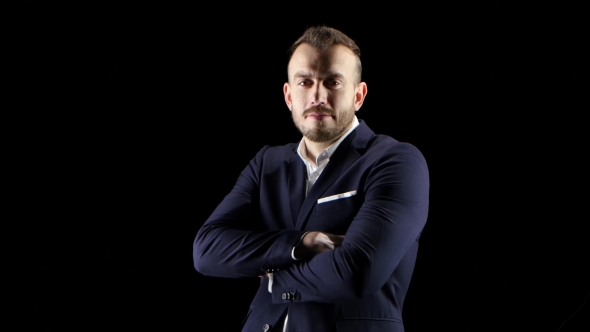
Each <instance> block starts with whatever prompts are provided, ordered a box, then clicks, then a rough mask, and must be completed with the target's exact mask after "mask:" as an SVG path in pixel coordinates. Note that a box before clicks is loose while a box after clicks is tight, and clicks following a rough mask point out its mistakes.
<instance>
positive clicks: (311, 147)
mask: <svg viewBox="0 0 590 332" xmlns="http://www.w3.org/2000/svg"><path fill="white" fill-rule="evenodd" d="M339 138H340V137H336V138H335V139H333V140H330V141H327V142H314V141H311V140H309V139H308V138H307V137H303V141H304V142H305V150H306V154H307V158H309V159H311V161H312V162H313V163H314V164H315V160H316V158H317V157H318V155H319V154H320V153H322V151H324V150H325V149H327V148H329V147H330V145H332V143H334V142H336V141H337V140H338V139H339Z"/></svg>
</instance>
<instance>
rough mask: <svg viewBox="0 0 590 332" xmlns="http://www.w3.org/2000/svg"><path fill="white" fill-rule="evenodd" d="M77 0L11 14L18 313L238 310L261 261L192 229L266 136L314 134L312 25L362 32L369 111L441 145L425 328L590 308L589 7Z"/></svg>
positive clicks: (423, 300) (374, 123) (422, 273)
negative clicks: (300, 66)
mask: <svg viewBox="0 0 590 332" xmlns="http://www.w3.org/2000/svg"><path fill="white" fill-rule="evenodd" d="M81 3H82V2H80V3H79V4H73V3H72V4H65V3H62V4H57V5H56V4H48V3H45V2H43V3H42V2H31V1H22V2H18V5H16V4H17V3H16V2H13V3H11V4H10V5H9V6H8V7H7V8H8V9H7V10H6V12H5V14H6V17H7V19H8V20H7V21H6V22H9V23H10V24H8V25H7V28H6V30H5V31H4V32H5V36H6V38H5V39H4V41H5V42H4V45H5V46H7V47H6V48H5V50H4V52H3V53H4V54H5V55H8V56H9V60H5V61H6V62H5V69H8V70H7V71H5V72H7V75H6V76H5V79H6V82H7V83H8V87H7V89H6V90H5V91H4V92H5V93H6V96H7V97H8V98H7V99H6V100H9V101H11V103H9V104H8V105H9V106H10V108H7V109H8V110H12V111H10V112H7V114H9V115H11V116H16V117H15V118H16V119H15V120H13V121H6V122H5V123H4V126H3V127H5V129H6V131H5V133H9V135H7V138H6V140H5V144H6V147H7V150H8V151H10V152H15V154H14V156H12V155H11V156H9V158H8V160H7V161H8V163H9V164H10V165H14V166H15V167H14V169H13V171H11V172H7V174H6V178H7V179H8V180H9V181H10V182H14V183H16V186H15V187H14V189H12V187H10V188H11V189H10V192H9V195H8V196H9V197H8V199H6V200H5V204H6V206H7V207H8V208H9V209H7V211H13V212H10V213H8V212H7V213H6V215H5V218H6V219H5V223H6V225H7V226H8V227H7V230H9V231H8V232H7V233H6V234H8V235H9V236H8V237H7V239H6V242H5V243H7V244H8V251H7V255H6V256H7V261H6V262H8V263H9V265H8V266H9V268H8V269H7V270H6V273H7V274H8V276H9V277H10V282H7V283H5V292H6V293H5V294H6V295H7V297H5V298H6V299H7V303H8V304H9V307H10V308H11V310H10V311H8V315H7V317H9V318H14V319H15V321H16V322H18V326H21V327H27V326H29V325H34V326H42V327H63V328H70V327H74V328H79V329H85V330H86V329H90V328H92V327H95V326H102V327H112V328H117V327H121V326H125V327H131V328H136V329H140V328H153V327H159V326H162V327H163V326H166V327H167V329H172V330H178V329H186V330H191V331H202V330H205V329H207V326H210V327H212V328H215V329H217V330H221V331H239V330H240V323H241V320H242V318H243V317H244V315H245V313H246V311H247V307H248V304H249V302H250V299H251V297H252V295H253V294H254V291H255V289H256V287H257V283H258V280H257V279H255V278H254V279H252V280H233V279H221V278H210V277H205V276H202V275H200V274H198V273H197V272H196V271H195V270H194V268H193V266H192V251H191V250H192V241H193V239H194V236H195V235H196V232H197V230H198V229H199V227H200V226H201V225H202V223H203V222H204V221H205V219H206V218H207V217H208V215H209V214H210V213H211V212H212V211H213V209H214V208H215V206H216V204H217V203H218V202H219V201H220V200H221V199H222V198H223V196H224V195H225V194H226V193H227V192H228V191H229V190H230V189H231V187H232V186H233V183H234V181H235V180H236V179H237V176H238V174H239V172H240V171H241V170H242V169H243V167H244V166H245V165H246V164H247V162H248V161H249V160H250V158H252V157H253V156H254V154H255V153H256V152H257V151H258V150H259V149H260V148H261V147H262V146H263V145H265V144H271V145H278V144H284V143H288V142H295V141H298V140H299V139H300V135H299V133H298V132H297V131H296V129H295V128H294V126H293V124H292V122H291V118H290V113H289V111H288V109H287V107H286V106H285V104H284V101H283V94H282V85H283V83H284V82H285V81H286V64H287V53H286V50H287V48H288V47H289V46H290V44H291V43H292V42H293V41H294V40H295V39H297V37H299V35H300V34H301V33H302V32H303V30H304V29H305V28H306V27H308V26H311V25H315V24H327V25H330V26H333V27H335V28H338V29H341V30H342V31H343V32H345V33H347V34H348V35H349V36H350V37H352V38H353V39H354V40H355V41H357V43H358V45H359V46H360V48H361V50H362V60H363V67H364V72H363V80H364V81H365V82H367V84H368V91H369V92H368V95H367V99H366V101H365V104H364V105H363V107H362V108H361V110H360V111H359V112H358V114H357V116H358V117H359V119H364V120H365V121H366V122H367V124H368V125H369V126H370V127H371V128H372V129H373V130H374V131H375V132H377V133H382V134H388V135H390V136H392V137H394V138H396V139H398V140H401V141H407V142H410V143H413V144H414V145H416V146H417V147H418V148H419V149H420V150H421V151H422V152H423V153H424V155H425V157H426V159H427V161H428V163H429V167H430V172H431V207H430V215H429V220H428V223H427V225H426V228H425V230H424V233H423V236H422V239H421V248H420V253H419V258H418V262H417V265H416V270H415V274H414V278H413V280H412V284H411V288H410V291H409V293H408V297H407V300H406V306H405V311H404V319H405V324H406V329H407V331H408V332H420V331H434V330H441V329H442V330H452V331H557V330H558V328H559V327H560V325H561V324H562V323H564V322H565V321H566V320H567V318H568V317H569V316H570V315H572V314H573V313H575V312H576V310H578V309H580V308H581V307H582V303H584V300H585V298H586V297H587V294H588V292H589V291H590V283H589V282H588V280H590V273H589V271H588V270H589V269H588V261H590V260H589V259H588V257H589V252H590V251H589V245H588V239H587V238H588V231H587V230H586V229H587V227H588V226H587V224H588V216H587V210H588V209H587V198H588V194H587V188H588V183H587V179H588V176H587V173H588V162H587V161H586V158H587V155H588V148H587V145H586V144H585V143H586V142H585V140H586V139H587V138H586V136H587V135H585V130H587V126H586V123H587V120H586V115H585V113H587V112H588V102H587V98H588V84H587V83H588V71H587V69H588V68H587V61H588V53H587V52H585V51H584V48H583V46H585V45H587V44H588V33H587V31H588V24H587V22H588V16H587V15H588V6H587V5H584V4H582V2H557V1H554V2H550V3H541V2H530V3H527V2H522V1H514V2H510V3H501V2H498V1H479V2H470V3H467V2H466V3H459V2H456V3H454V4H447V3H445V4H442V3H438V2H433V3H425V2H420V3H416V4H405V5H395V4H393V5H391V4H388V5H387V6H372V7H362V6H366V4H365V3H350V4H348V5H345V4H344V3H337V4H336V3H333V4H330V5H318V4H314V3H293V4H290V5H288V4H284V5H283V6H282V8H279V7H278V6H276V5H262V4H243V5H237V6H236V5H234V4H229V3H221V2H212V3H206V4H204V3H201V4H191V5H186V4H180V3H176V4H174V3H171V2H161V3H155V2H141V3H140V2H138V3H133V2H123V1H121V2H113V3H109V2H94V3H93V2H83V4H81ZM336 6H338V7H336ZM588 317H589V315H588V303H587V302H586V304H585V305H584V306H583V307H582V309H581V311H580V312H579V313H578V314H577V315H575V316H573V318H572V319H571V320H569V321H568V322H567V324H566V325H564V326H563V327H562V329H561V330H560V331H581V329H580V327H579V326H582V325H584V324H585V326H586V327H588Z"/></svg>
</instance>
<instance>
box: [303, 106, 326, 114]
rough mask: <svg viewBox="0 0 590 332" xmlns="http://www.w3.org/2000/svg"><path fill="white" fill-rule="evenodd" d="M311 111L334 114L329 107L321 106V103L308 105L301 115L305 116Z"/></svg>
mask: <svg viewBox="0 0 590 332" xmlns="http://www.w3.org/2000/svg"><path fill="white" fill-rule="evenodd" d="M312 113H317V114H322V115H330V116H333V115H334V110H333V109H331V108H329V107H326V106H321V105H319V106H313V107H310V108H308V109H306V110H305V111H304V112H303V116H307V115H309V114H312Z"/></svg>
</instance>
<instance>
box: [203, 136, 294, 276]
mask: <svg viewBox="0 0 590 332" xmlns="http://www.w3.org/2000/svg"><path fill="white" fill-rule="evenodd" d="M267 149H268V146H265V147H263V148H262V149H261V150H260V151H259V152H258V153H257V154H256V156H255V157H254V158H253V159H252V160H251V161H250V163H249V164H248V166H246V167H245V168H244V170H243V171H242V172H241V174H240V175H239V177H238V180H237V181H236V183H235V185H234V187H233V188H232V190H231V191H230V193H229V194H228V195H226V196H225V198H224V199H223V200H222V201H221V203H220V204H219V205H218V206H217V207H216V209H215V210H214V211H213V213H212V214H211V215H210V216H209V218H208V219H207V220H206V221H205V223H204V224H203V226H201V228H200V229H199V231H198V232H197V235H196V237H195V240H194V242H193V261H194V267H195V269H196V270H197V271H198V272H199V273H201V274H204V275H207V276H212V277H225V278H240V277H256V276H258V275H260V274H262V272H263V270H265V269H268V268H276V267H283V266H287V265H289V264H293V263H294V261H293V259H292V258H291V249H292V248H293V246H294V245H295V244H296V243H297V242H298V241H299V238H300V237H301V235H302V234H303V233H304V232H303V231H297V230H272V231H269V230H268V229H267V228H264V227H263V226H262V222H261V220H260V218H259V217H258V215H257V211H258V208H257V206H256V205H255V204H256V200H257V196H258V193H259V183H260V182H259V181H260V169H261V164H262V161H263V156H264V153H265V151H266V150H267Z"/></svg>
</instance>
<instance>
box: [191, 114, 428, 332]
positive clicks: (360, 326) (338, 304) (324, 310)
mask: <svg viewBox="0 0 590 332" xmlns="http://www.w3.org/2000/svg"><path fill="white" fill-rule="evenodd" d="M297 147H298V143H291V144H287V145H284V146H275V147H270V146H265V147H263V148H262V149H261V150H260V151H259V152H258V153H257V154H256V156H255V157H254V158H253V159H252V160H251V161H250V163H249V164H248V165H247V166H246V168H245V169H244V170H243V171H242V173H241V174H240V175H239V178H238V179H237V182H236V184H235V186H234V187H233V189H232V190H231V192H230V193H229V194H228V195H227V196H226V197H225V198H224V199H223V200H222V202H221V203H220V204H219V205H218V206H217V208H216V209H215V210H214V211H213V213H212V214H211V216H210V217H209V218H208V219H207V220H206V221H205V223H204V224H203V226H202V227H201V229H200V230H199V232H198V234H197V236H196V238H195V242H194V251H193V256H194V263H195V268H196V270H197V271H198V272H200V273H202V274H204V275H207V276H216V277H226V278H227V277H230V278H242V277H246V278H248V277H249V278H255V277H257V276H258V275H260V274H262V272H261V271H263V270H264V269H271V271H274V272H273V278H274V280H273V285H272V293H269V292H268V289H267V287H268V279H261V283H260V288H259V290H258V292H257V293H256V295H255V297H254V299H253V300H252V302H251V305H250V310H249V312H248V316H247V319H246V321H245V324H244V327H243V330H242V331H263V327H264V326H265V324H269V326H271V328H274V330H273V331H277V330H279V331H282V330H281V329H280V328H279V327H276V325H277V322H278V321H279V319H280V318H281V316H282V315H283V314H284V313H285V311H287V312H288V315H289V319H288V331H289V332H295V331H304V332H316V331H317V332H329V331H354V332H359V331H363V332H367V331H387V332H392V331H403V330H404V327H403V321H402V307H403V302H404V298H405V296H406V292H407V290H408V286H409V284H410V279H411V277H412V272H413V269H414V263H415V261H416V259H417V253H418V239H419V236H420V234H421V232H422V230H423V228H424V226H425V224H426V220H427V216H428V205H429V186H430V183H429V181H430V180H429V173H428V167H427V164H426V160H425V158H424V156H423V155H422V153H421V152H420V151H419V150H418V149H417V148H416V147H415V146H413V145H411V144H409V143H404V142H399V141H397V140H395V139H393V138H391V137H389V136H384V135H377V134H375V133H374V132H373V131H372V130H371V129H370V128H369V127H368V126H367V124H366V123H365V122H364V121H363V120H361V121H360V124H359V125H358V126H357V127H356V128H355V129H354V130H353V131H352V132H351V133H350V134H349V135H348V137H346V138H345V139H344V140H343V141H342V143H341V144H340V146H339V147H338V148H337V149H336V151H335V152H334V154H333V155H332V156H331V158H330V161H329V163H328V165H327V166H326V169H325V170H324V171H323V172H322V174H321V175H320V177H319V178H318V180H317V182H316V183H315V184H314V186H313V187H312V188H311V189H310V191H309V193H308V195H307V196H306V195H305V181H306V177H307V173H306V168H305V164H304V163H303V161H302V160H301V158H300V157H299V155H298V154H297ZM354 190H356V195H353V196H351V197H345V198H341V199H336V200H332V201H328V202H324V203H321V204H318V199H320V198H323V197H328V196H331V195H336V194H339V193H344V192H350V191H354ZM305 231H323V232H328V233H334V234H345V239H344V241H343V243H342V246H341V247H339V248H336V249H335V250H331V251H328V252H324V253H322V254H319V255H316V256H315V257H313V258H312V259H307V260H301V261H294V260H293V259H292V258H291V249H292V247H293V246H294V245H295V244H296V243H297V242H298V241H299V239H300V237H301V236H302V235H303V234H304V232H305Z"/></svg>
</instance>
